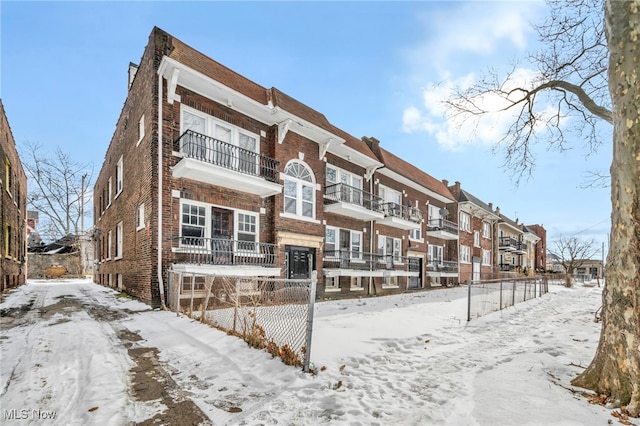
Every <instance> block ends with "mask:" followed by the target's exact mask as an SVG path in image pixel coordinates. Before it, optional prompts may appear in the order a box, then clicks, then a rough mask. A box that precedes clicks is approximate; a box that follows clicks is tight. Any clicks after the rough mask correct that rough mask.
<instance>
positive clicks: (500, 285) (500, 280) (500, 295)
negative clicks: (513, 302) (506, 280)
mask: <svg viewBox="0 0 640 426" xmlns="http://www.w3.org/2000/svg"><path fill="white" fill-rule="evenodd" d="M498 310H499V311H501V310H502V280H500V309H498Z"/></svg>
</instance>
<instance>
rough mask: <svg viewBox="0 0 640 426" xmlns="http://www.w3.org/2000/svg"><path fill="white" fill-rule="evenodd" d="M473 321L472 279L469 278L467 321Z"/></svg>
mask: <svg viewBox="0 0 640 426" xmlns="http://www.w3.org/2000/svg"><path fill="white" fill-rule="evenodd" d="M468 321H471V280H467V322H468Z"/></svg>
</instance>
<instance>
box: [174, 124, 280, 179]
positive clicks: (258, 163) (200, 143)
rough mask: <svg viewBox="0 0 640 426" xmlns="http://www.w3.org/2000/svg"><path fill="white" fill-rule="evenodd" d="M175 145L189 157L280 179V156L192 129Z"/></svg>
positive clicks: (177, 149)
mask: <svg viewBox="0 0 640 426" xmlns="http://www.w3.org/2000/svg"><path fill="white" fill-rule="evenodd" d="M173 149H174V150H175V151H178V152H180V153H182V154H183V155H184V156H185V157H187V158H193V159H196V160H200V161H204V162H206V163H209V164H213V165H216V166H220V167H223V168H225V169H229V170H233V171H236V172H239V173H243V174H246V175H251V176H258V177H261V178H264V179H265V180H267V181H269V182H276V177H277V169H278V165H279V164H280V162H279V161H278V160H276V159H273V158H270V157H267V156H264V155H261V154H258V153H257V152H253V151H250V150H248V149H244V148H240V147H238V146H236V145H232V144H230V143H227V142H222V141H220V140H218V139H214V138H212V137H210V136H205V135H203V134H200V133H196V132H194V131H192V130H187V131H186V132H184V133H183V134H182V135H181V136H180V137H179V138H178V139H177V140H176V141H175V142H174V147H173Z"/></svg>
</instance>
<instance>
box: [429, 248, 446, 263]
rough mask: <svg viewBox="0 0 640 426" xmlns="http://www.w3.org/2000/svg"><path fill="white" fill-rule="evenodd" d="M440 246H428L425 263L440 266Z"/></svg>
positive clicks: (441, 249) (441, 250)
mask: <svg viewBox="0 0 640 426" xmlns="http://www.w3.org/2000/svg"><path fill="white" fill-rule="evenodd" d="M442 252H443V247H442V246H435V245H433V244H429V257H428V259H427V261H428V262H429V264H431V265H442Z"/></svg>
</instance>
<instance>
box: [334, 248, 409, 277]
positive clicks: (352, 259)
mask: <svg viewBox="0 0 640 426" xmlns="http://www.w3.org/2000/svg"><path fill="white" fill-rule="evenodd" d="M324 269H325V270H331V269H340V270H342V272H345V271H348V270H354V271H360V273H362V272H363V271H398V272H400V271H402V272H409V273H410V274H405V275H416V276H417V275H419V274H420V259H416V258H413V257H405V256H393V255H390V254H389V255H383V254H378V253H363V252H360V251H352V250H346V249H343V250H325V251H324ZM329 275H331V274H329ZM372 275H380V276H381V274H372Z"/></svg>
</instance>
